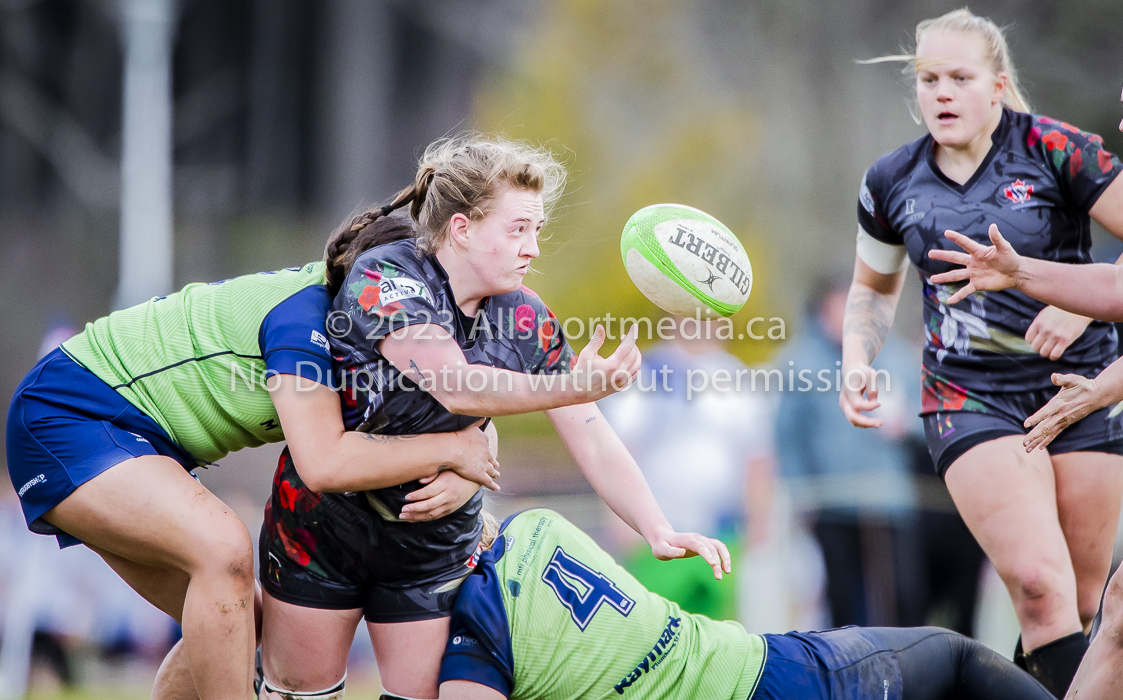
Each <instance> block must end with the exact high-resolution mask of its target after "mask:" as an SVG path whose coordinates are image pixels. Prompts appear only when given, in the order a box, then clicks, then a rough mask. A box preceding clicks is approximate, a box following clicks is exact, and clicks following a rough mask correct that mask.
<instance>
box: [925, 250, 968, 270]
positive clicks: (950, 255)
mask: <svg viewBox="0 0 1123 700" xmlns="http://www.w3.org/2000/svg"><path fill="white" fill-rule="evenodd" d="M928 257H930V258H932V259H933V260H943V261H944V262H949V263H955V264H956V265H966V264H967V263H969V262H970V261H971V256H970V255H968V254H967V253H961V252H959V251H958V250H944V249H942V248H934V249H932V250H930V251H928ZM955 272H962V270H955Z"/></svg>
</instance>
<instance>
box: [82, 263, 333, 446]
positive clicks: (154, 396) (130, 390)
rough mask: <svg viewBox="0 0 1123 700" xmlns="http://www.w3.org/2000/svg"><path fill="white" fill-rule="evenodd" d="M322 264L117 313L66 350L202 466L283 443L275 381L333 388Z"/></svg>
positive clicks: (190, 291)
mask: <svg viewBox="0 0 1123 700" xmlns="http://www.w3.org/2000/svg"><path fill="white" fill-rule="evenodd" d="M330 305H331V297H330V296H329V295H328V291H327V287H326V286H325V285H324V264H323V263H322V262H316V263H309V264H307V265H304V266H303V267H295V268H288V269H284V270H277V271H274V272H261V273H257V274H253V275H244V276H241V277H235V278H233V279H229V280H224V281H221V282H212V283H209V284H189V285H187V286H186V287H184V288H183V289H182V290H180V291H178V292H176V293H174V294H169V295H168V296H164V297H157V298H155V299H152V300H150V301H147V302H145V303H143V304H138V305H137V306H133V307H130V308H128V309H123V310H121V311H115V312H113V313H111V314H109V315H108V316H105V317H103V318H100V319H98V320H97V321H94V322H93V323H89V324H87V325H86V329H85V331H84V332H82V333H80V334H78V335H77V336H75V337H74V338H71V339H70V340H68V341H66V342H65V343H63V346H62V349H63V351H64V352H66V354H67V355H69V356H70V357H71V358H72V359H74V360H75V361H77V362H78V363H80V364H81V365H82V366H84V367H86V368H87V369H89V370H90V371H91V372H93V373H94V374H95V375H97V377H98V378H99V379H101V380H102V381H104V382H105V383H106V384H108V385H109V386H111V387H112V388H113V389H114V390H115V391H116V392H117V393H118V394H119V395H121V396H122V397H124V398H125V399H126V400H128V401H129V403H131V404H132V405H134V406H136V407H137V408H138V409H140V410H141V411H143V412H144V413H145V414H146V415H148V416H150V417H151V418H152V419H153V420H154V421H156V423H158V424H159V426H160V427H161V428H163V429H164V431H166V432H167V434H168V436H169V437H171V438H172V439H173V440H174V441H175V442H176V443H178V444H179V445H180V446H181V447H183V448H184V449H185V450H187V451H188V452H190V453H191V455H192V456H193V457H194V458H195V459H196V460H198V461H199V462H202V463H210V462H214V461H215V460H217V459H219V458H221V457H223V456H224V455H226V454H227V453H229V452H233V451H235V450H240V449H242V448H243V447H256V446H257V445H261V444H263V443H267V442H278V441H280V440H283V439H284V434H283V433H282V431H281V426H280V423H279V421H278V419H277V410H276V408H275V407H274V406H273V401H272V398H271V396H270V393H269V391H268V389H267V383H268V378H269V377H271V376H273V375H275V374H298V375H301V376H304V377H306V378H308V379H312V380H314V381H317V382H319V383H321V384H326V385H329V386H330V385H331V372H332V366H331V354H330V351H329V345H328V338H327V335H326V330H325V325H324V319H325V317H326V315H327V312H328V308H329V307H330Z"/></svg>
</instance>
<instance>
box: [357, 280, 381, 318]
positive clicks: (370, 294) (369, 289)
mask: <svg viewBox="0 0 1123 700" xmlns="http://www.w3.org/2000/svg"><path fill="white" fill-rule="evenodd" d="M381 293H382V292H381V290H380V289H379V287H378V285H376V284H368V285H367V286H365V287H363V293H362V294H360V295H359V306H361V307H363V311H366V312H367V313H370V309H371V307H372V306H378V298H379V296H380V295H381Z"/></svg>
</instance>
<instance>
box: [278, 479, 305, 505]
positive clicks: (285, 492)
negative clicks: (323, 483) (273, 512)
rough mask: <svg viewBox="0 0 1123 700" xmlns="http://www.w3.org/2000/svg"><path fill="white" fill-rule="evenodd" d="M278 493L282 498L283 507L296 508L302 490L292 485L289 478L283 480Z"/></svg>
mask: <svg viewBox="0 0 1123 700" xmlns="http://www.w3.org/2000/svg"><path fill="white" fill-rule="evenodd" d="M277 495H278V496H279V497H280V499H281V507H282V508H284V509H285V510H294V509H295V508H296V499H297V498H298V497H299V495H300V492H299V491H297V490H296V489H294V488H293V487H292V484H290V483H289V480H288V479H285V480H284V481H282V482H281V486H280V488H278V489H277Z"/></svg>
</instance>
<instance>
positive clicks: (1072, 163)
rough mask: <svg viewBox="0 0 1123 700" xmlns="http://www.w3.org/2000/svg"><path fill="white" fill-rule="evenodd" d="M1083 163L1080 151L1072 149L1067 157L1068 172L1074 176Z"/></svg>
mask: <svg viewBox="0 0 1123 700" xmlns="http://www.w3.org/2000/svg"><path fill="white" fill-rule="evenodd" d="M1083 164H1084V156H1083V155H1082V154H1081V152H1080V151H1073V152H1072V155H1071V156H1070V157H1069V159H1068V174H1069V175H1072V176H1073V177H1076V171H1078V170H1080V166H1081V165H1083Z"/></svg>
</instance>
